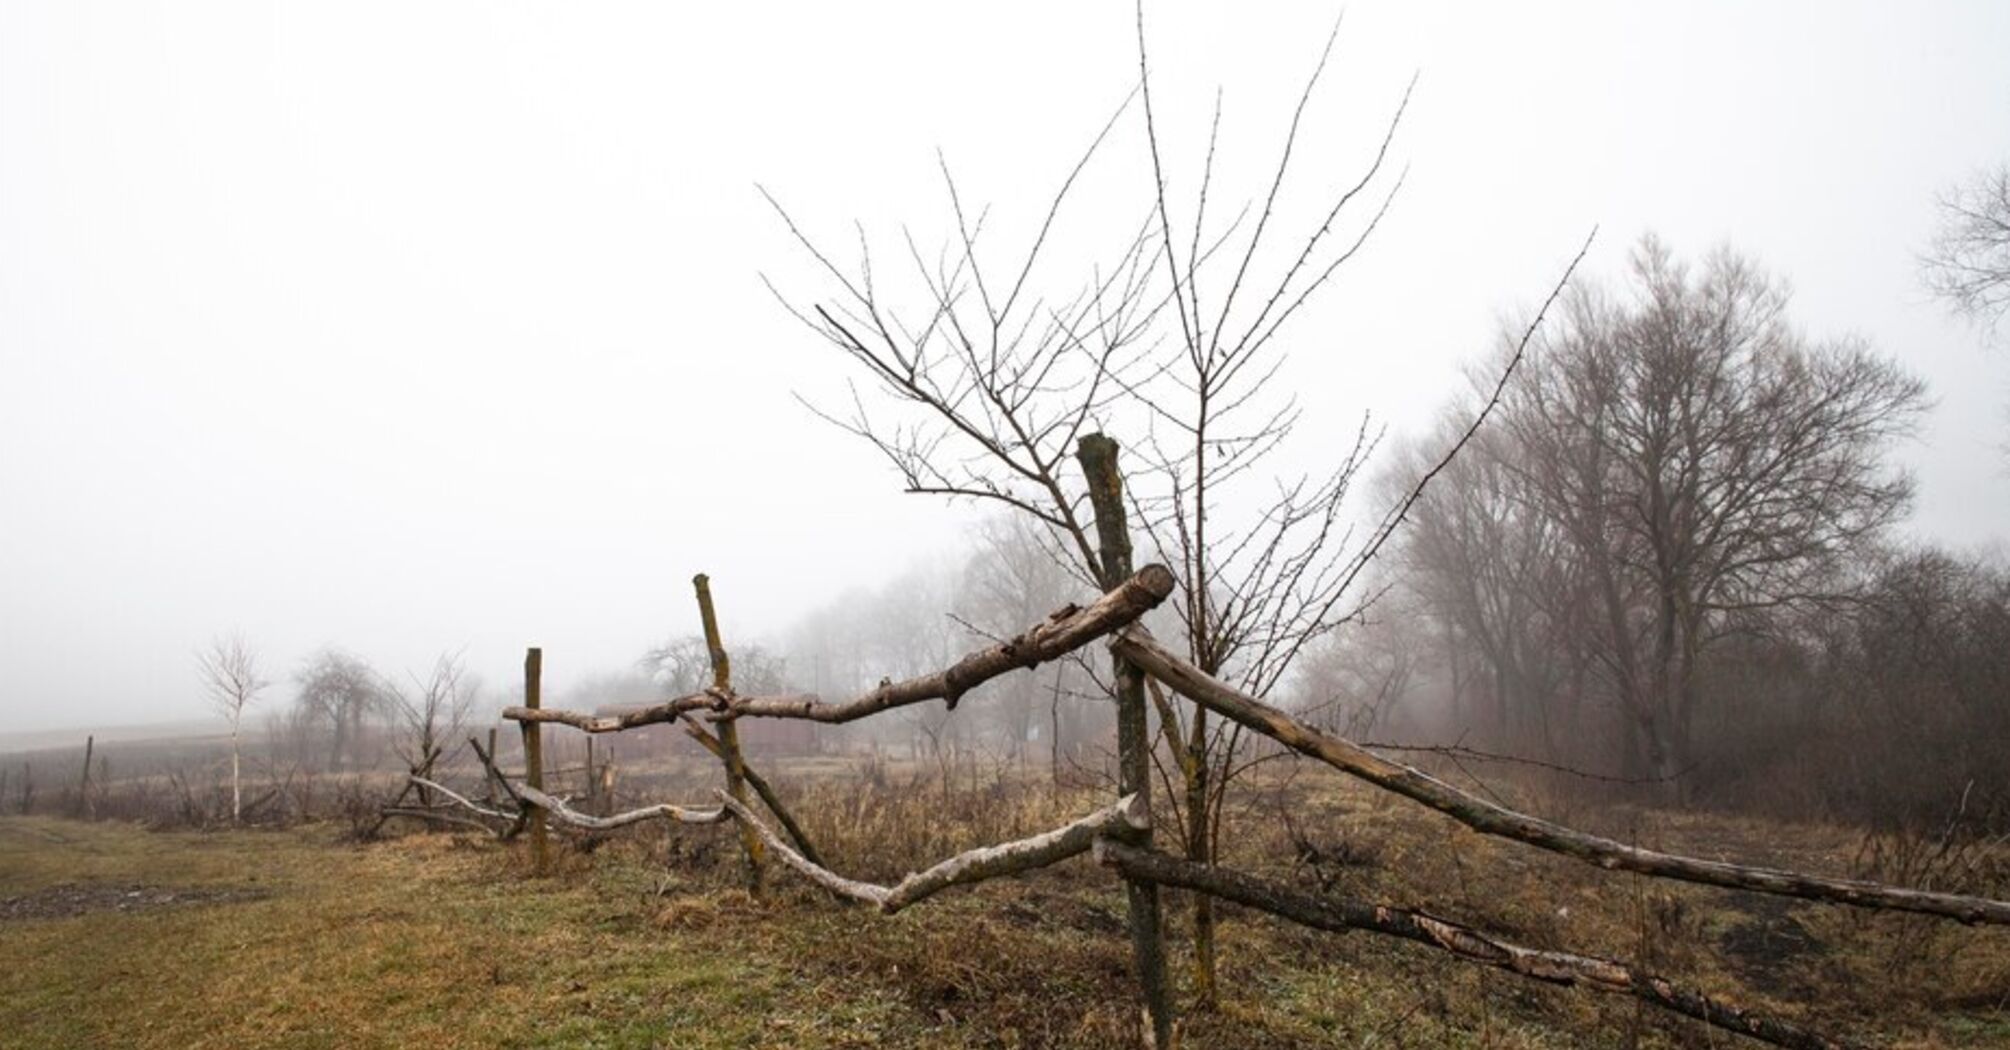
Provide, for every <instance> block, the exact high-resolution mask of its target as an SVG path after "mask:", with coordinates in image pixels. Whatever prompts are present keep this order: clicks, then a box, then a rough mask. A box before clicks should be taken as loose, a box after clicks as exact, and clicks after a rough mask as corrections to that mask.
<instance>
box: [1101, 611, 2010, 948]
mask: <svg viewBox="0 0 2010 1050" xmlns="http://www.w3.org/2000/svg"><path fill="white" fill-rule="evenodd" d="M1110 648H1111V649H1113V650H1115V651H1117V652H1118V653H1121V654H1122V655H1124V656H1125V657H1127V658H1129V659H1130V660H1132V661H1135V662H1136V663H1137V664H1138V665H1139V666H1140V667H1143V668H1144V669H1145V670H1146V671H1147V672H1149V673H1150V674H1151V676H1152V677H1154V678H1156V679H1158V680H1159V681H1161V682H1164V683H1165V684H1166V685H1167V686H1169V687H1171V688H1172V689H1173V690H1174V691H1176V692H1178V693H1179V694H1180V695H1182V696H1185V697H1186V698H1188V699H1190V700H1192V701H1193V702H1195V703H1197V704H1200V705H1202V706H1204V707H1207V708H1210V709H1212V710H1214V711H1218V712H1220V713H1221V714H1223V715H1226V716H1228V717H1229V718H1232V719H1234V720H1235V721H1237V722H1239V723H1241V724H1242V725H1243V726H1245V727H1247V728H1249V729H1251V730H1254V731H1256V732H1258V733H1262V734H1263V735H1265V736H1267V737H1270V738H1271V739H1273V740H1276V741H1277V742H1279V743H1281V744H1283V745H1284V746H1286V747H1289V748H1291V749H1292V750H1294V751H1297V752H1299V753H1300V754H1305V755H1310V756H1312V757H1313V758H1317V759H1319V760H1320V761H1322V762H1325V763H1326V764H1328V765H1330V766H1333V767H1334V768H1336V769H1339V770H1340V771H1342V772H1344V773H1349V774H1352V775H1353V776H1356V777H1359V778H1361V779H1362V780H1365V781H1367V782H1369V783H1371V784H1374V785H1376V786H1377V787H1381V788H1385V789H1387V790H1389V791H1393V792H1395V793H1396V794H1399V795H1402V796H1404V797H1406V798H1410V799H1413V800H1415V801H1417V802H1421V803H1423V804H1424V805H1426V806H1429V807H1431V808H1432V809H1435V810H1437V811H1438V812H1440V813H1444V814H1446V815H1448V816H1450V817H1451V818H1452V819H1454V820H1457V821H1458V822H1460V823H1461V824H1464V825H1466V826H1467V827H1470V828H1472V829H1473V830H1475V831H1478V832H1481V833H1482V834H1487V835H1499V836H1501V837H1503V838H1509V839H1514V840H1515V841H1517V842H1523V843H1526V844H1528V845H1531V846H1535V847H1537V848H1539V849H1545V850H1549V851H1550V852H1552V853H1561V854H1563V855H1564V856H1567V857H1574V858H1576V859H1578V860H1581V861H1583V862H1585V863H1587V864H1593V865H1597V866H1598V867H1601V868H1607V869H1617V870H1620V871H1635V872H1639V873H1641V874H1643V875H1654V876H1658V877H1660V878H1668V879H1679V880H1681V881H1684V882H1696V883H1702V884H1704V885H1709V886H1725V887H1729V888H1731V889H1738V890H1754V891H1757V892H1760V893H1773V894H1778V895H1780V896H1786V897H1803V898H1807V899H1809V900H1819V901H1831V902H1834V903H1838V904H1851V905H1855V906H1857V907H1860V908H1875V909H1884V910H1891V911H1909V912H1918V913H1920V914H1924V915H1937V916H1940V917H1942V918H1948V919H1958V920H1960V921H1962V922H1966V923H1994V924H2010V902H2006V901H1996V900H1988V899H1986V898H1982V897H1965V896H1961V895H1959V894H1953V893H1936V892H1932V891H1928V890H1913V889H1905V888H1902V887H1897V886H1886V885H1883V884H1880V883H1875V882H1860V881H1857V880H1854V879H1837V878H1829V877H1827V876H1821V875H1810V874H1807V873H1804V872H1797V871H1782V870H1778V869H1773V868H1758V867H1748V866H1746V865H1741V864H1731V863H1728V862H1726V861H1717V860H1703V859H1700V858H1697V857H1684V856H1680V855H1678V854H1672V853H1662V852H1659V851H1657V850H1650V849H1642V848H1640V847H1638V846H1629V845H1627V844H1625V843H1623V842H1615V841H1613V840H1612V839H1608V838H1603V837H1601V836H1598V835H1591V834H1587V833H1585V832H1582V831H1577V830H1575V829H1573V828H1566V827H1564V826H1562V825H1560V824H1553V823H1551V822H1549V821H1546V820H1543V819H1541V818H1539V817H1532V816H1529V815H1527V814H1525V813H1518V812H1516V811H1514V810H1511V809H1508V808H1507V807H1505V806H1501V805H1498V804H1496V803H1493V802H1489V801H1487V800H1486V799H1483V798H1480V797H1478V796H1476V795H1470V794H1467V793H1466V792H1464V791H1461V790H1459V789H1458V788H1455V787H1453V786H1452V785H1450V784H1447V783H1445V782H1444V781H1442V780H1439V779H1437V778H1436V777H1433V776H1431V775H1430V774H1428V773H1425V772H1423V771H1422V770H1419V769H1416V768H1414V767H1411V766H1406V765H1403V764H1402V763H1400V762H1391V761H1390V760H1388V759H1386V758H1383V757H1382V756H1380V755H1377V754H1375V753H1374V752H1372V751H1369V750H1367V749H1366V748H1363V747H1361V746H1360V745H1359V744H1356V743H1354V742H1352V741H1350V740H1346V739H1343V738H1341V737H1337V736H1334V735H1332V734H1329V733H1325V732H1321V731H1320V730H1317V729H1314V728H1312V727H1311V726H1308V725H1306V724H1305V723H1303V722H1300V721H1299V720H1297V719H1295V718H1293V717H1291V716H1290V715H1288V714H1286V713H1284V712H1283V711H1280V710H1278V709H1277V708H1275V707H1272V706H1270V705H1269V704H1266V703H1264V702H1263V701H1261V700H1258V699H1256V698H1255V697H1253V696H1249V695H1247V694H1245V693H1243V692H1241V691H1239V690H1237V689H1236V688H1235V687H1233V686H1230V685H1228V684H1227V683H1225V682H1222V681H1220V680H1219V679H1216V678H1213V677H1211V676H1209V675H1207V674H1204V673H1202V672H1201V671H1200V669H1198V668H1196V667H1194V666H1193V665H1191V664H1189V663H1187V662H1185V661H1184V660H1181V659H1180V658H1179V657H1177V656H1174V655H1173V654H1172V653H1171V652H1170V651H1168V650H1167V649H1166V648H1165V647H1163V646H1161V645H1159V644H1158V643H1157V642H1156V641H1154V640H1153V639H1152V637H1151V635H1150V634H1148V633H1146V632H1144V631H1142V630H1139V629H1137V628H1126V629H1125V630H1124V631H1122V632H1120V633H1119V634H1118V635H1117V636H1116V637H1115V638H1114V639H1112V640H1111V642H1110Z"/></svg>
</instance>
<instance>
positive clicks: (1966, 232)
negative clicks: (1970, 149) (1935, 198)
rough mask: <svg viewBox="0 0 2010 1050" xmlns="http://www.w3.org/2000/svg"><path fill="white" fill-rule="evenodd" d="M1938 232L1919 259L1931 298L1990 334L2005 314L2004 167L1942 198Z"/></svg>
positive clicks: (2009, 281) (2009, 217)
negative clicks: (1940, 300) (1944, 303)
mask: <svg viewBox="0 0 2010 1050" xmlns="http://www.w3.org/2000/svg"><path fill="white" fill-rule="evenodd" d="M1939 211H1940V228H1939V230H1938V231H1937V232H1936V233H1935V235H1934V238H1933V246H1932V247H1931V248H1929V249H1928V250H1927V252H1926V253H1925V254H1924V255H1923V256H1921V257H1920V261H1919V265H1920V276H1921V279H1922V280H1923V281H1925V283H1926V287H1927V288H1928V289H1929V290H1930V291H1932V292H1933V294H1935V295H1937V296H1939V297H1940V298H1942V299H1945V300H1946V301H1947V302H1948V303H1949V304H1951V305H1952V306H1953V307H1954V309H1955V310H1956V311H1958V312H1959V313H1961V314H1962V315H1964V316H1966V317H1968V318H1969V319H1971V320H1973V321H1974V322H1976V323H1977V324H1978V325H1980V326H1982V327H1983V329H1984V330H1986V331H1990V332H1992V333H1993V332H1994V331H1995V328H1996V325H1997V324H1998V322H2000V321H2002V319H2003V316H2004V314H2005V313H2010V164H1999V165H1997V166H1996V167H1994V168H1991V169H1989V170H1987V171H1982V172H1978V173H1977V174H1976V175H1975V176H1974V177H1973V178H1971V179H1970V180H1968V181H1967V182H1965V183H1963V184H1961V185H1960V186H1957V187H1955V188H1954V189H1953V190H1951V191H1949V192H1947V193H1945V194H1943V195H1942V196H1941V198H1940V202H1939Z"/></svg>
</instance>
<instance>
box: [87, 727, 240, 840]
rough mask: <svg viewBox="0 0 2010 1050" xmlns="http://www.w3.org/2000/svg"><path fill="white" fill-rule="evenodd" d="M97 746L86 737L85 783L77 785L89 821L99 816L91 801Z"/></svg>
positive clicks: (95, 742)
mask: <svg viewBox="0 0 2010 1050" xmlns="http://www.w3.org/2000/svg"><path fill="white" fill-rule="evenodd" d="M97 746H98V738H97V737H96V736H86V737H84V776H83V781H82V782H81V783H80V784H78V785H77V808H78V809H80V810H82V811H83V814H84V817H85V819H87V820H95V819H97V816H98V807H97V804H96V803H94V802H92V801H91V752H93V751H95V750H96V749H97ZM233 758H234V756H233ZM231 786H232V789H233V790H235V788H236V780H235V778H234V777H233V779H232V781H231ZM232 819H233V820H234V819H236V811H235V809H233V810H232Z"/></svg>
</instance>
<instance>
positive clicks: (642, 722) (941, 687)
mask: <svg viewBox="0 0 2010 1050" xmlns="http://www.w3.org/2000/svg"><path fill="white" fill-rule="evenodd" d="M1172 590H1173V576H1172V572H1171V571H1170V570H1168V569H1167V568H1166V567H1165V566H1163V565H1147V566H1145V567H1144V568H1143V569H1140V570H1138V572H1137V574H1136V575H1134V576H1132V577H1131V578H1130V579H1128V580H1125V581H1124V583H1123V585H1122V586H1119V587H1115V588H1112V589H1111V590H1110V592H1109V593H1107V594H1105V595H1103V596H1102V597H1100V598H1098V599H1096V600H1095V601H1094V602H1092V603H1090V604H1089V605H1088V606H1086V607H1084V606H1077V605H1064V606H1062V607H1061V608H1059V609H1056V610H1054V611H1053V612H1052V613H1050V614H1049V615H1048V617H1047V619H1045V620H1044V621H1042V622H1040V623H1037V624H1034V625H1033V626H1031V627H1028V628H1027V629H1026V630H1024V631H1022V632H1020V633H1019V634H1018V635H1017V636H1015V637H1013V638H1010V639H1008V640H1006V641H1004V642H1000V643H998V644H997V645H992V646H988V647H986V648H984V649H979V650H977V651H975V652H971V653H968V654H966V655H964V657H963V658H962V659H960V660H958V661H957V662H956V663H955V664H954V665H953V666H951V667H950V668H949V669H947V670H944V671H938V672H936V673H934V674H928V675H922V676H921V677H919V678H910V679H907V680H905V681H900V682H883V683H881V684H880V685H879V686H878V687H877V688H875V689H873V690H872V691H871V692H869V693H866V694H864V695H863V696H859V697H855V698H853V699H851V700H845V701H840V702H828V701H825V700H822V699H820V698H818V697H815V696H809V695H800V696H740V697H734V696H726V695H720V694H719V693H717V692H715V691H711V690H707V691H705V692H702V693H691V694H689V695H686V696H680V697H676V698H675V699H671V700H666V701H664V702H663V703H660V704H656V705H654V706H652V707H645V708H641V709H639V710H635V711H630V712H628V713H626V714H621V715H591V714H587V713H585V712H581V711H562V710H555V709H554V710H548V711H546V710H539V711H533V710H531V709H529V708H527V707H510V708H505V709H504V710H503V717H504V718H506V719H509V720H510V721H513V722H555V723H560V724H563V725H569V726H571V727H573V728H574V729H578V730H581V731H584V732H588V733H618V732H620V731H622V730H624V729H636V728H640V727H642V726H646V725H655V724H658V723H661V722H674V721H676V720H677V718H678V716H679V715H684V714H690V713H694V712H700V711H703V712H708V714H707V717H708V718H711V719H714V720H720V719H729V718H801V719H808V720H810V721H812V722H826V723H832V724H836V723H842V722H850V721H854V720H856V719H860V718H864V717H866V716H867V715H873V714H878V713H879V712H881V711H887V710H891V709H893V708H896V707H905V706H907V705H909V704H919V703H924V702H926V701H929V700H952V701H953V700H954V698H957V697H961V696H962V695H963V694H964V693H967V692H969V691H970V690H972V689H975V688H976V687H978V686H980V685H982V684H984V683H985V682H988V681H990V680H991V679H993V678H996V677H998V676H999V675H1002V674H1006V673H1008V672H1011V671H1017V670H1020V669H1022V668H1031V667H1037V666H1039V665H1040V664H1043V663H1047V662H1050V661H1053V660H1056V659H1059V658H1060V657H1063V656H1066V655H1067V654H1069V653H1071V652H1073V651H1075V650H1076V649H1079V648H1081V647H1082V646H1084V645H1087V644H1089V643H1090V642H1093V641H1095V640H1096V639H1098V638H1100V637H1102V636H1104V635H1106V634H1108V633H1110V632H1111V631H1114V630H1116V629H1117V628H1119V627H1122V626H1123V625H1125V624H1127V623H1130V622H1132V621H1134V620H1136V619H1137V618H1138V617H1140V616H1143V615H1144V614H1145V613H1147V612H1149V611H1151V610H1152V609H1154V608H1156V607H1157V606H1158V605H1159V603H1161V602H1163V601H1165V600H1166V597H1167V596H1168V595H1170V594H1172Z"/></svg>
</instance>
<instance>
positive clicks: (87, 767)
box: [77, 736, 98, 819]
mask: <svg viewBox="0 0 2010 1050" xmlns="http://www.w3.org/2000/svg"><path fill="white" fill-rule="evenodd" d="M97 743H98V738H97V737H95V736H86V737H85V738H84V779H83V783H81V784H79V785H78V786H77V808H78V809H80V810H82V811H83V813H84V816H85V817H88V818H93V819H95V818H96V817H97V815H98V807H97V806H95V805H93V804H92V802H91V751H92V749H93V748H95V747H96V746H97Z"/></svg>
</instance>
